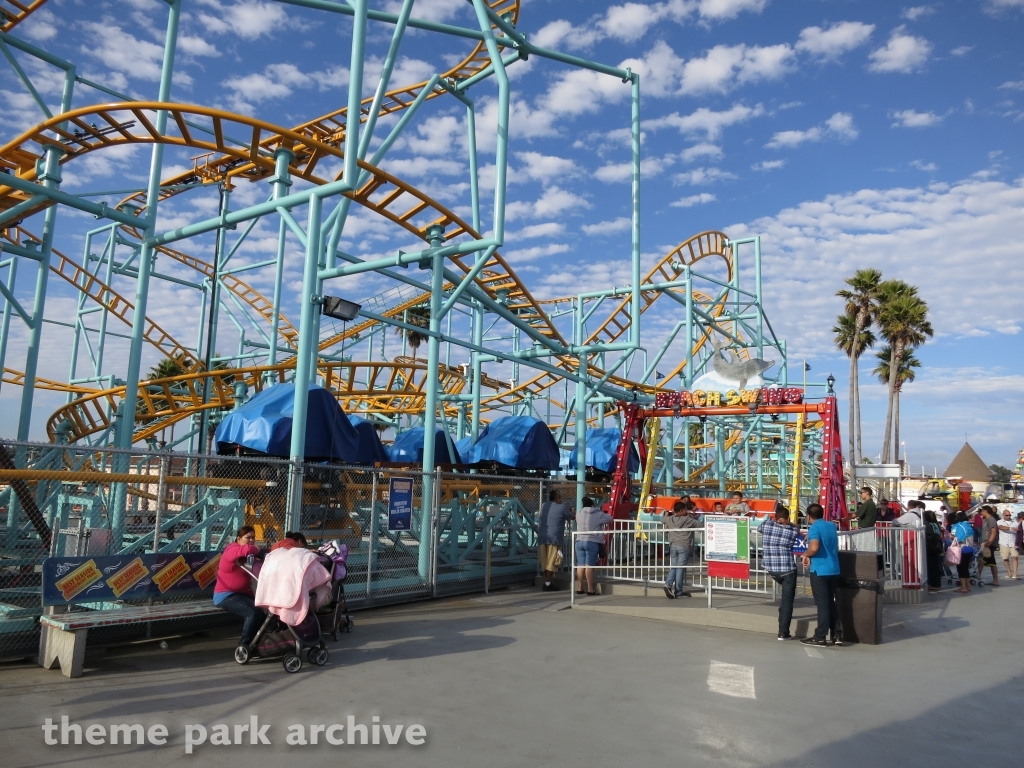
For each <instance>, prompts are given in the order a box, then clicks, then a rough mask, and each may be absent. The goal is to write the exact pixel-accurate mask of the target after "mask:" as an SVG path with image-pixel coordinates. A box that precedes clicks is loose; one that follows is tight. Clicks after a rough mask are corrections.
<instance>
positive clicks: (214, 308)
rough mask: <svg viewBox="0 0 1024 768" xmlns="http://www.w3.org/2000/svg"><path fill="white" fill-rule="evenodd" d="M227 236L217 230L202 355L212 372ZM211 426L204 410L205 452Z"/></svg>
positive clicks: (206, 390) (226, 197) (223, 193)
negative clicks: (208, 312) (225, 239)
mask: <svg viewBox="0 0 1024 768" xmlns="http://www.w3.org/2000/svg"><path fill="white" fill-rule="evenodd" d="M219 191H220V217H221V219H222V220H223V218H224V217H225V216H226V215H227V212H228V203H229V201H230V197H231V190H230V189H229V188H228V187H226V186H225V185H224V184H221V185H220V188H219ZM226 235H227V229H226V228H225V227H221V228H220V229H218V230H217V234H216V238H217V239H216V244H215V246H214V249H213V275H212V276H211V277H210V307H209V310H210V316H209V318H208V319H207V324H206V344H205V347H206V348H205V349H204V350H202V353H203V369H204V370H207V371H209V370H211V369H212V367H213V358H214V355H215V354H216V347H217V319H218V315H219V314H220V304H221V298H220V281H221V271H222V270H223V268H224V265H223V261H224V238H225V236H226ZM229 314H230V313H229ZM271 346H274V345H273V344H271ZM196 352H197V353H198V352H200V350H198V349H197V350H196ZM209 400H210V379H209V378H207V379H206V380H205V381H204V382H203V403H204V404H205V403H208V402H209ZM209 424H210V411H209V410H208V409H206V408H204V409H203V413H202V416H201V417H200V422H199V434H200V444H201V445H203V447H204V450H205V445H204V443H205V442H206V440H207V431H208V430H209Z"/></svg>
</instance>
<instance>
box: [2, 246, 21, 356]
mask: <svg viewBox="0 0 1024 768" xmlns="http://www.w3.org/2000/svg"><path fill="white" fill-rule="evenodd" d="M8 266H9V267H10V271H9V272H8V273H7V291H8V292H9V293H10V294H11V295H12V296H13V295H14V282H15V280H16V279H17V277H18V260H17V259H15V258H12V259H11V263H10V264H9V265H8ZM13 309H14V307H13V305H12V304H11V302H9V301H6V302H4V315H3V320H2V321H0V372H2V371H3V369H4V364H5V363H6V361H7V337H8V335H9V334H10V332H11V311H12V310H13Z"/></svg>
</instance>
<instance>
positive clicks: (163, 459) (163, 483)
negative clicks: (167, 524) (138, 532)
mask: <svg viewBox="0 0 1024 768" xmlns="http://www.w3.org/2000/svg"><path fill="white" fill-rule="evenodd" d="M168 459H169V457H168V456H167V454H166V453H161V454H160V474H159V476H158V479H157V484H156V515H155V517H154V520H153V554H154V555H155V554H156V553H157V552H158V551H159V550H160V522H161V518H162V517H163V511H164V496H165V495H166V494H167V464H168Z"/></svg>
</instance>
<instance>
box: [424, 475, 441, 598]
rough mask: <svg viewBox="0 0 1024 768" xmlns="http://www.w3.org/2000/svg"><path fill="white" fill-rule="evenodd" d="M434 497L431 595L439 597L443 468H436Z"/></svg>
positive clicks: (432, 510)
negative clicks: (438, 578) (438, 577)
mask: <svg viewBox="0 0 1024 768" xmlns="http://www.w3.org/2000/svg"><path fill="white" fill-rule="evenodd" d="M433 492H434V493H433V496H434V497H433V499H432V500H431V501H432V503H431V507H432V509H431V513H430V537H429V538H428V539H427V541H428V546H429V547H430V573H429V587H430V596H431V597H437V551H438V549H439V548H440V547H439V546H438V542H439V541H440V539H441V524H440V521H441V468H440V467H435V468H434V488H433Z"/></svg>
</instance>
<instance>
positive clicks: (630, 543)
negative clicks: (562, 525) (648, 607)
mask: <svg viewBox="0 0 1024 768" xmlns="http://www.w3.org/2000/svg"><path fill="white" fill-rule="evenodd" d="M686 530H687V531H688V532H690V533H692V536H693V546H692V548H691V549H690V552H689V556H688V558H687V562H686V564H685V565H682V566H679V565H676V566H673V564H672V561H671V544H670V542H669V539H668V535H669V533H668V531H667V530H666V528H665V526H664V524H663V523H661V522H654V521H637V520H614V521H612V523H610V529H609V530H605V531H599V532H597V533H599V534H600V535H601V536H602V538H603V543H604V546H605V551H606V557H605V558H603V559H602V560H601V561H599V562H600V564H599V565H596V566H594V571H595V575H596V576H597V578H598V579H599V580H600V581H602V582H605V583H611V584H613V585H614V584H615V583H617V582H618V583H631V584H643V585H644V586H645V587H646V588H650V587H652V586H653V587H655V588H660V587H661V586H662V585H663V584H665V583H666V580H667V579H668V577H669V571H670V570H672V569H673V568H682V569H683V571H684V578H683V584H684V588H692V589H694V590H699V591H702V592H704V593H705V595H706V596H707V599H708V606H711V605H712V603H713V594H714V592H716V591H717V592H730V593H745V594H760V595H765V596H766V597H768V596H770V597H771V598H772V599H774V598H775V595H776V586H777V585H776V583H775V580H774V579H772V577H771V574H769V573H768V572H767V571H765V570H764V569H763V568H762V567H761V537H760V534H759V533H758V532H757V530H756V529H755V530H751V531H750V534H749V537H748V539H747V542H748V543H747V553H746V562H747V564H748V566H749V569H748V578H745V579H743V578H737V577H724V576H710V577H709V576H708V561H707V559H706V551H705V547H704V540H705V536H706V531H707V529H706V527H703V526H702V527H699V528H691V529H686ZM593 533H594V532H591V534H590V535H593ZM581 535H583V534H581V533H580V532H577V531H574V532H572V534H571V537H570V538H571V547H570V549H571V553H572V555H571V557H570V558H568V560H569V567H570V570H571V571H573V572H575V570H576V568H578V567H580V566H579V563H578V560H577V552H576V542H577V541H579V540H580V536H581ZM572 593H573V594H572V596H571V597H570V602H571V603H572V604H575V589H573V590H572Z"/></svg>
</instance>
